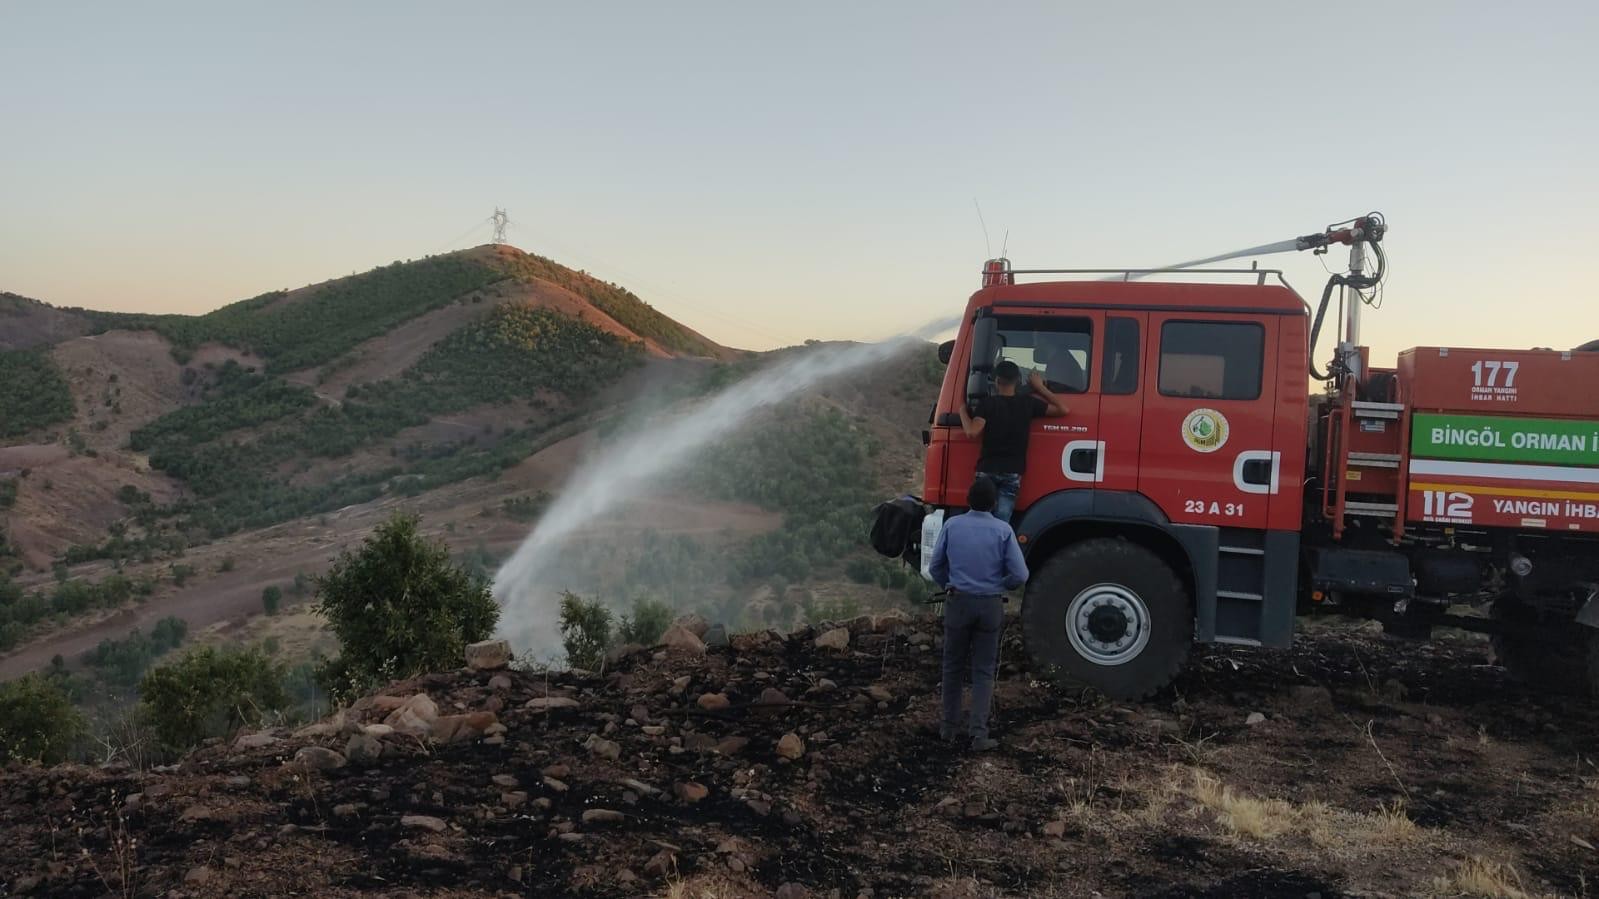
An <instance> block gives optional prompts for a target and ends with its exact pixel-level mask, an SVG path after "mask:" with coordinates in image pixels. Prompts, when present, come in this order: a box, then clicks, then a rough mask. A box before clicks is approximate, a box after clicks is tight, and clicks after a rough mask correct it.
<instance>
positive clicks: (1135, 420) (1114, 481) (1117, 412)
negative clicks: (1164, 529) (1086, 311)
mask: <svg viewBox="0 0 1599 899" xmlns="http://www.w3.org/2000/svg"><path fill="white" fill-rule="evenodd" d="M1148 321H1149V315H1148V314H1147V313H1144V312H1122V311H1119V310H1109V311H1107V312H1106V313H1105V327H1104V329H1103V331H1104V335H1105V336H1104V339H1103V340H1101V341H1100V353H1099V372H1100V378H1099V433H1098V440H1099V441H1100V451H1101V457H1102V461H1101V463H1100V465H1101V469H1100V472H1101V475H1102V476H1101V478H1100V480H1099V483H1098V484H1097V486H1098V487H1099V488H1100V489H1102V490H1123V491H1128V492H1134V491H1137V490H1138V455H1139V443H1140V435H1142V433H1143V430H1144V392H1143V390H1141V389H1140V385H1141V383H1142V379H1143V359H1144V335H1145V334H1146V333H1147V331H1148Z"/></svg>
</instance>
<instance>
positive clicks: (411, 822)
mask: <svg viewBox="0 0 1599 899" xmlns="http://www.w3.org/2000/svg"><path fill="white" fill-rule="evenodd" d="M400 826H401V827H406V828H411V829H414V830H428V831H432V832H433V833H443V832H444V831H446V830H448V829H449V827H450V825H448V824H445V823H444V821H442V820H441V819H439V818H435V817H433V816H432V815H406V816H405V817H403V818H401V819H400Z"/></svg>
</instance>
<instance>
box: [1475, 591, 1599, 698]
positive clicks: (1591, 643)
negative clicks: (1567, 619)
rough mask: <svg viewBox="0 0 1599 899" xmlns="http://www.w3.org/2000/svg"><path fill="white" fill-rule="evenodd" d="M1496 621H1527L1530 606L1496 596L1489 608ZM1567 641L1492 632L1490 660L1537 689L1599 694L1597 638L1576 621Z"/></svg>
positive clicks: (1552, 691)
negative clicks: (1491, 656) (1491, 655)
mask: <svg viewBox="0 0 1599 899" xmlns="http://www.w3.org/2000/svg"><path fill="white" fill-rule="evenodd" d="M1490 611H1491V614H1492V616H1493V618H1494V619H1495V620H1498V621H1518V620H1520V621H1528V620H1532V619H1533V618H1534V617H1535V616H1534V614H1533V612H1532V610H1531V609H1529V608H1527V607H1526V606H1525V605H1523V604H1522V603H1519V602H1516V601H1515V600H1514V599H1512V598H1508V597H1507V598H1503V599H1497V600H1495V601H1494V604H1493V608H1492V609H1491V610H1490ZM1571 627H1572V630H1573V633H1572V634H1571V635H1570V639H1567V640H1552V639H1548V638H1539V637H1536V636H1526V635H1521V634H1516V635H1512V634H1494V635H1493V639H1492V641H1491V644H1490V645H1491V646H1492V647H1493V653H1494V661H1495V662H1497V663H1498V664H1500V665H1503V666H1504V667H1505V670H1506V671H1508V672H1510V676H1511V677H1513V678H1515V679H1516V680H1519V681H1521V682H1522V683H1525V684H1529V685H1531V686H1534V687H1537V688H1539V689H1541V690H1547V691H1549V692H1551V693H1561V694H1565V695H1577V696H1581V695H1584V694H1587V695H1592V696H1599V638H1596V636H1595V635H1594V634H1592V633H1589V632H1588V630H1589V629H1588V628H1586V627H1583V626H1582V625H1579V624H1572V625H1571Z"/></svg>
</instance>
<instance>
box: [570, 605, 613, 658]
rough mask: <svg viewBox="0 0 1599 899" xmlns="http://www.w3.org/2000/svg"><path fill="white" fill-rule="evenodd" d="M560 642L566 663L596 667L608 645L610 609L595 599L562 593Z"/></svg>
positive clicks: (603, 656) (609, 642)
mask: <svg viewBox="0 0 1599 899" xmlns="http://www.w3.org/2000/svg"><path fill="white" fill-rule="evenodd" d="M561 644H562V645H563V646H564V647H565V648H566V662H567V664H568V665H570V666H572V667H573V668H586V669H589V670H591V671H592V670H597V669H598V668H599V667H600V664H601V663H602V662H604V661H605V650H607V649H609V648H610V645H611V611H610V610H609V609H607V608H605V606H603V605H601V604H600V603H599V601H598V600H586V599H584V598H583V597H581V596H578V595H577V594H575V593H572V592H570V591H568V592H565V593H562V594H561Z"/></svg>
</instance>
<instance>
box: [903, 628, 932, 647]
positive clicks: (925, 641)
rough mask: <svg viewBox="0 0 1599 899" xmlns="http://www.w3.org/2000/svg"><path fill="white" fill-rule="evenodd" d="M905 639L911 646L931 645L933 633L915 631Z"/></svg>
mask: <svg viewBox="0 0 1599 899" xmlns="http://www.w3.org/2000/svg"><path fill="white" fill-rule="evenodd" d="M905 639H906V641H907V642H908V643H910V645H912V646H931V645H932V644H933V635H932V634H928V633H924V632H922V631H917V632H916V633H914V634H911V635H910V636H909V637H906V638H905Z"/></svg>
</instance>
